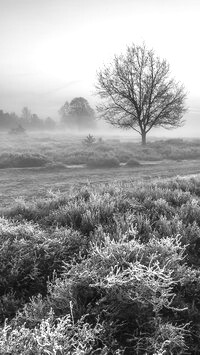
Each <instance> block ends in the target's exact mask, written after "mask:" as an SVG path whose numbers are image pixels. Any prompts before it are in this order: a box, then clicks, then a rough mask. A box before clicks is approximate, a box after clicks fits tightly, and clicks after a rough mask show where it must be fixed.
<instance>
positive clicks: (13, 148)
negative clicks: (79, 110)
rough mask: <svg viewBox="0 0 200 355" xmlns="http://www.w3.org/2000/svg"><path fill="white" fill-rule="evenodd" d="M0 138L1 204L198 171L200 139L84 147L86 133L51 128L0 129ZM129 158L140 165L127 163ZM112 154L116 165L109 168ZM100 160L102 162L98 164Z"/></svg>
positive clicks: (102, 142) (104, 142)
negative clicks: (46, 130) (89, 186)
mask: <svg viewBox="0 0 200 355" xmlns="http://www.w3.org/2000/svg"><path fill="white" fill-rule="evenodd" d="M0 138H1V139H0V151H1V154H0V203H1V206H8V205H9V204H11V203H14V201H15V199H16V198H21V197H22V198H37V197H42V196H45V194H46V192H47V191H48V190H53V191H56V190H60V191H61V192H65V191H68V190H69V189H71V188H72V186H74V185H77V186H80V185H84V184H88V183H90V184H96V185H98V184H99V183H102V182H103V183H106V182H113V181H124V182H126V181H138V180H141V179H144V180H148V179H150V178H163V177H173V176H177V175H180V176H185V175H189V174H190V175H191V174H198V173H200V142H199V141H182V140H180V139H177V140H168V141H162V142H154V143H153V142H152V143H149V144H148V145H147V147H145V148H143V147H141V146H140V145H139V144H136V143H133V142H131V141H127V140H121V141H120V140H119V139H116V138H115V139H114V138H110V139H109V138H106V139H99V137H98V138H97V139H96V143H95V144H94V145H92V146H85V145H84V144H83V139H84V137H69V136H65V135H62V134H52V133H51V134H49V135H48V134H47V133H46V134H45V133H43V134H39V135H38V134H35V133H29V134H28V135H26V136H22V137H13V136H9V135H7V134H1V137H0ZM132 158H133V159H135V160H136V162H138V163H140V165H139V166H132V167H130V166H128V165H127V166H126V163H127V162H128V161H129V159H132ZM169 158H170V159H169ZM113 159H114V162H115V163H116V160H117V162H118V164H117V166H115V167H110V166H109V163H110V161H111V162H112V161H113ZM93 162H95V164H94V163H93ZM102 162H103V164H104V163H105V166H101V167H98V163H99V166H100V163H101V164H102ZM89 163H90V164H91V163H93V164H94V167H91V166H90V164H89ZM87 164H89V166H87ZM111 165H112V164H111ZM18 167H19V168H18Z"/></svg>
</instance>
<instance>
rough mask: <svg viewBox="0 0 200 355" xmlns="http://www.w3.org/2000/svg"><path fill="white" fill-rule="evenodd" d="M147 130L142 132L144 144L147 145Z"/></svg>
mask: <svg viewBox="0 0 200 355" xmlns="http://www.w3.org/2000/svg"><path fill="white" fill-rule="evenodd" d="M146 135H147V134H146V132H142V145H146V144H147V141H146Z"/></svg>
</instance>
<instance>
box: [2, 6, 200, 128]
mask: <svg viewBox="0 0 200 355" xmlns="http://www.w3.org/2000/svg"><path fill="white" fill-rule="evenodd" d="M199 35H200V1H199V0H196V1H195V0H0V46H1V51H0V108H2V109H3V110H7V111H16V112H17V113H20V111H21V108H22V107H23V106H25V105H26V106H29V107H30V109H31V110H32V111H33V112H36V113H38V114H39V115H41V116H42V117H45V116H47V115H51V116H52V117H56V115H57V111H58V109H59V108H60V106H61V105H62V104H63V103H64V102H65V101H66V100H70V99H72V98H73V97H75V96H84V97H86V98H87V99H88V100H89V101H90V102H93V103H94V102H95V100H96V98H95V97H94V96H92V93H93V92H94V83H95V77H96V70H97V69H98V68H100V67H101V66H102V64H103V63H108V62H109V61H110V60H112V57H113V55H114V54H115V53H120V52H122V51H123V50H124V49H125V48H126V45H128V44H131V43H132V42H134V43H137V44H140V43H142V42H143V41H145V43H146V45H147V47H151V48H154V49H155V51H156V53H157V54H158V55H159V56H160V57H163V58H166V59H167V60H168V62H169V63H170V64H171V72H172V75H173V76H175V78H176V79H177V80H179V81H181V82H183V83H184V85H185V87H186V89H187V91H188V102H187V103H188V106H189V112H188V114H187V124H186V126H185V128H184V129H182V131H180V132H183V133H188V132H190V133H192V132H194V133H195V135H198V134H200V89H199V87H200V48H199V46H200V39H199Z"/></svg>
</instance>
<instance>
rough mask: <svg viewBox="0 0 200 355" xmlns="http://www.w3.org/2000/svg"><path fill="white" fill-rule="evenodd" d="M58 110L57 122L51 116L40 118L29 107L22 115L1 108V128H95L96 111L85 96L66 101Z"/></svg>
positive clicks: (24, 109) (25, 108)
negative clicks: (58, 117)
mask: <svg viewBox="0 0 200 355" xmlns="http://www.w3.org/2000/svg"><path fill="white" fill-rule="evenodd" d="M58 112H59V116H60V121H59V122H56V121H54V120H53V119H52V118H51V117H47V118H46V119H42V118H40V117H39V116H38V115H37V114H36V113H32V112H31V110H30V109H29V108H28V107H24V108H23V109H22V112H21V115H17V114H16V113H15V112H11V113H8V112H4V111H3V110H0V130H13V129H14V130H15V129H16V128H17V127H19V126H20V127H23V128H24V129H25V130H51V129H54V128H55V127H57V128H59V127H61V126H62V127H63V126H64V127H65V128H66V129H70V130H71V129H75V130H83V129H88V128H95V125H96V121H95V112H94V110H93V109H92V108H91V106H90V104H89V103H88V101H87V100H86V99H85V98H83V97H76V98H74V99H73V100H72V101H71V102H70V103H68V101H66V102H65V104H64V105H63V106H62V107H61V108H60V110H59V111H58Z"/></svg>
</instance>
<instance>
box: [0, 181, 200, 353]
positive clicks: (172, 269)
mask: <svg viewBox="0 0 200 355" xmlns="http://www.w3.org/2000/svg"><path fill="white" fill-rule="evenodd" d="M199 215H200V179H198V178H195V179H194V178H192V179H180V178H177V179H172V180H159V181H157V182H148V183H145V184H144V183H135V182H134V183H125V184H123V183H120V184H112V185H102V186H100V187H92V186H87V187H84V188H79V189H77V190H74V191H72V192H70V194H68V195H62V194H51V195H48V196H47V197H46V199H41V200H35V201H33V202H22V201H21V202H18V204H17V205H16V206H14V207H12V208H10V209H7V210H4V211H2V218H1V220H0V316H1V327H0V354H1V353H2V355H3V354H11V355H12V354H13V355H14V354H22V355H23V354H24V355H25V354H30V355H32V354H45V353H48V354H52V355H53V354H57V355H58V354H59V355H60V354H63V355H64V354H66V353H69V354H106V355H107V354H114V355H119V354H120V355H122V354H127V355H131V354H138V355H145V354H150V355H154V354H155V355H158V354H176V355H186V354H198V353H199V349H200V338H199V329H200V303H199V299H200V262H199V260H200V237H199V236H200V218H199ZM5 318H8V320H7V321H6V322H5Z"/></svg>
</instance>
